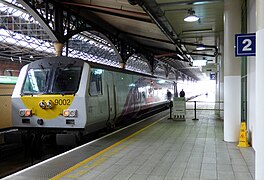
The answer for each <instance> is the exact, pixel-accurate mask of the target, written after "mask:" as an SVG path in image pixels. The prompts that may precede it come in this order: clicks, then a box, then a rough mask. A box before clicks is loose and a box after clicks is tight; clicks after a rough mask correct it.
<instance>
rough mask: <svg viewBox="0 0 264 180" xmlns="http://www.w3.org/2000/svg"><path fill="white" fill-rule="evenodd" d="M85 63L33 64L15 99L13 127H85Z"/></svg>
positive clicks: (25, 69)
mask: <svg viewBox="0 0 264 180" xmlns="http://www.w3.org/2000/svg"><path fill="white" fill-rule="evenodd" d="M86 68H87V67H86V66H84V63H83V62H82V61H80V60H78V59H72V58H66V57H60V58H58V57H56V58H47V59H43V60H38V61H35V62H32V63H30V64H28V65H26V66H25V67H23V69H22V70H21V72H20V75H19V79H18V83H17V85H16V87H15V89H14V92H13V95H12V106H13V108H12V115H13V126H14V127H21V128H67V129H68V128H69V129H73V128H74V129H76V128H77V129H82V128H84V127H85V121H84V120H85V119H86V115H85V113H81V112H85V100H84V97H85V88H86V87H82V86H81V85H83V86H85V84H86V83H82V81H83V79H85V78H83V72H84V71H85V70H86Z"/></svg>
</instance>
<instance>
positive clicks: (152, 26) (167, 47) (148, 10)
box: [0, 0, 223, 79]
mask: <svg viewBox="0 0 264 180" xmlns="http://www.w3.org/2000/svg"><path fill="white" fill-rule="evenodd" d="M59 3H61V4H63V5H64V6H67V7H69V8H71V9H73V10H74V11H78V12H79V13H80V14H81V15H82V16H84V17H86V18H93V17H96V18H95V19H94V21H98V20H99V21H100V22H99V24H101V26H104V25H110V26H112V27H114V28H116V29H118V31H119V34H120V36H125V37H129V39H131V40H133V41H135V42H138V43H139V44H141V45H143V46H146V47H148V48H153V49H156V53H155V54H154V57H156V58H157V59H158V60H159V61H162V62H164V63H168V64H170V65H171V66H172V67H175V68H176V69H177V70H179V71H181V72H183V73H184V74H186V75H188V76H190V77H194V76H196V77H197V79H204V77H205V75H204V73H202V72H201V68H200V67H194V66H193V62H194V61H196V60H206V61H207V62H208V63H215V62H216V55H217V53H219V52H220V50H219V46H220V44H221V41H222V39H221V37H222V32H223V0H107V1H105V0H71V1H67V0H62V1H59ZM190 13H191V14H195V15H196V16H198V17H199V18H200V19H199V20H198V21H196V22H185V21H184V20H183V19H184V18H185V17H186V16H187V15H188V14H190ZM102 22H104V23H102ZM97 23H98V22H97ZM37 28H38V27H36V28H35V29H37ZM38 31H40V30H38ZM40 33H43V34H42V36H41V37H42V38H43V39H45V38H44V37H45V36H47V34H45V33H44V32H41V31H40ZM200 45H203V47H204V49H202V50H197V49H196V48H197V46H200ZM0 48H3V49H5V50H7V49H8V48H9V46H8V45H7V44H2V45H1V47H0ZM177 49H180V50H181V51H182V52H183V54H184V55H186V56H188V57H189V58H190V62H186V61H183V59H182V57H181V56H180V55H179V54H178V55H177V53H176V52H177V51H176V50H177ZM11 50H13V51H14V49H10V51H11ZM15 50H17V49H15ZM20 50H21V49H20ZM27 51H28V50H25V51H24V52H25V53H27V54H28V57H29V58H30V56H32V55H30V53H32V52H30V53H29V52H27ZM12 53H14V52H12ZM37 55H38V53H36V54H35V56H37ZM46 55H47V54H46ZM0 56H3V55H1V54H0Z"/></svg>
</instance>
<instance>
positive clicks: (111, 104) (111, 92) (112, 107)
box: [107, 73, 116, 127]
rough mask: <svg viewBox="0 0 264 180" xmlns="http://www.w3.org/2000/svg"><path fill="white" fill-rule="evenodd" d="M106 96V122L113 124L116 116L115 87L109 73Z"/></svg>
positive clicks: (111, 75)
mask: <svg viewBox="0 0 264 180" xmlns="http://www.w3.org/2000/svg"><path fill="white" fill-rule="evenodd" d="M107 96H108V124H109V125H110V126H111V127H113V126H115V118H116V89H115V85H114V78H113V74H112V73H109V75H108V81H107Z"/></svg>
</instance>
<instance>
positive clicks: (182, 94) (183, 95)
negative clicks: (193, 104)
mask: <svg viewBox="0 0 264 180" xmlns="http://www.w3.org/2000/svg"><path fill="white" fill-rule="evenodd" d="M180 97H185V92H184V90H183V89H182V90H181V92H180Z"/></svg>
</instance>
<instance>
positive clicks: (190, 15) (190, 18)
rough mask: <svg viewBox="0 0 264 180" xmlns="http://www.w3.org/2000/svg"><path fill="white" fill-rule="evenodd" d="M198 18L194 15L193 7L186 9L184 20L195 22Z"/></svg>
mask: <svg viewBox="0 0 264 180" xmlns="http://www.w3.org/2000/svg"><path fill="white" fill-rule="evenodd" d="M199 19H200V18H199V17H198V16H196V15H195V11H194V10H193V9H189V10H188V15H187V16H186V17H185V18H184V21H186V22H195V21H198V20H199Z"/></svg>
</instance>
